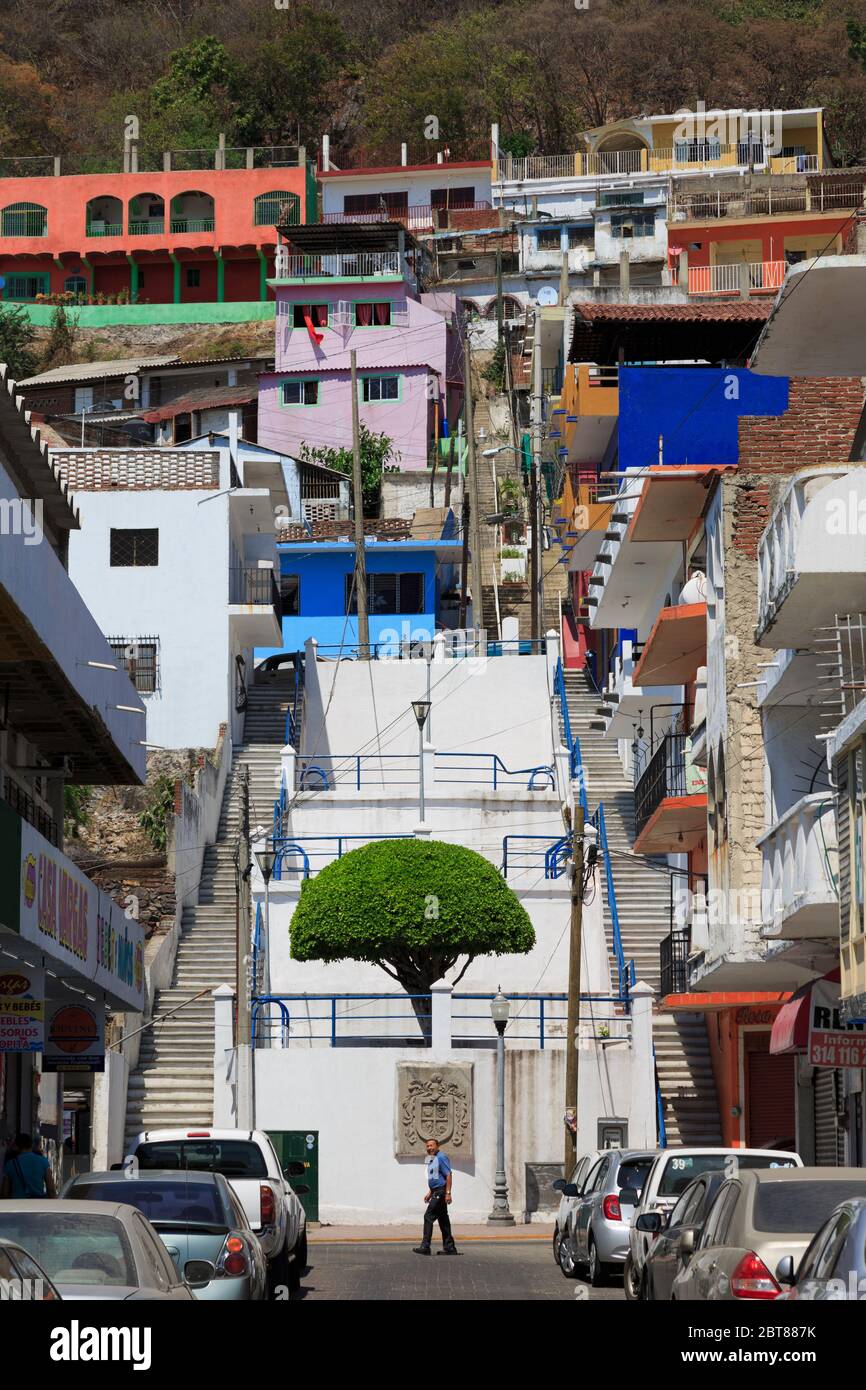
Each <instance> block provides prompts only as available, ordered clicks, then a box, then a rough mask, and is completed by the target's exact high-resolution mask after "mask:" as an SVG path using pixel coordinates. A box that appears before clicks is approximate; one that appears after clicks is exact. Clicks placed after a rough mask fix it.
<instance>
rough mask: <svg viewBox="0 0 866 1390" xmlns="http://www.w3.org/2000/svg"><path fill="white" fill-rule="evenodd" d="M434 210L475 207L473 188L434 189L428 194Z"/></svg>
mask: <svg viewBox="0 0 866 1390" xmlns="http://www.w3.org/2000/svg"><path fill="white" fill-rule="evenodd" d="M430 205H431V207H434V208H471V207H474V206H475V189H474V188H434V189H432V190H431V193H430Z"/></svg>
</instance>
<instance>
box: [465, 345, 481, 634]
mask: <svg viewBox="0 0 866 1390" xmlns="http://www.w3.org/2000/svg"><path fill="white" fill-rule="evenodd" d="M463 398H464V412H465V416H466V483H465V487H464V496H465V494H466V491H467V490H468V493H469V517H468V520H469V522H470V524H471V526H472V543H471V550H472V586H471V587H472V625H473V627H474V628H475V629H476V630H477V629H478V628H480V627H481V626H482V625H483V623H484V605H483V600H482V597H481V510H480V505H479V501H478V470H477V468H476V467H475V417H474V410H473V406H472V355H471V351H470V348H469V337H468V335H467V336H466V338H465V340H464V345H463ZM466 539H467V537H466V535H464V545H465V544H466Z"/></svg>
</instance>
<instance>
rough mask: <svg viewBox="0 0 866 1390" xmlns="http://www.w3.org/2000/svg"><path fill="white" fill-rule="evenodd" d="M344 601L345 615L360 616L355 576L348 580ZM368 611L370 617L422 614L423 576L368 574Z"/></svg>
mask: <svg viewBox="0 0 866 1390" xmlns="http://www.w3.org/2000/svg"><path fill="white" fill-rule="evenodd" d="M345 598H346V601H345V609H346V612H347V613H357V611H358V604H357V601H356V596H355V576H354V575H353V574H347V575H346V577H345ZM367 611H368V613H370V614H382V613H423V612H424V576H423V574H368V575H367Z"/></svg>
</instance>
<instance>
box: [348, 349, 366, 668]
mask: <svg viewBox="0 0 866 1390" xmlns="http://www.w3.org/2000/svg"><path fill="white" fill-rule="evenodd" d="M349 360H350V362H351V366H352V495H353V498H354V503H355V506H354V511H355V600H356V602H357V605H358V656H359V657H360V658H361V660H362V661H369V660H370V624H369V621H368V618H367V554H366V551H365V549H364V481H363V478H362V476H361V425H360V421H359V419H358V354H357V353H356V352H355V350H354V348H353V349H352V352H351V354H350V359H349Z"/></svg>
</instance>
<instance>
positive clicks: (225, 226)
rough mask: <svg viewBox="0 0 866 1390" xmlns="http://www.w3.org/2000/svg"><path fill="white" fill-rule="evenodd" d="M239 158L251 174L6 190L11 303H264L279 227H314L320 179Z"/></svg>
mask: <svg viewBox="0 0 866 1390" xmlns="http://www.w3.org/2000/svg"><path fill="white" fill-rule="evenodd" d="M231 153H235V152H231ZM237 153H238V155H240V156H244V157H245V159H246V162H247V163H248V164H249V165H250V167H248V168H241V169H231V168H210V169H201V168H199V169H192V170H178V169H171V168H167V169H164V170H163V171H162V172H160V173H154V172H152V171H145V172H144V173H111V174H63V175H60V174H58V175H56V176H54V177H52V176H50V175H45V176H39V177H28V178H4V179H0V276H2V279H3V282H4V283H3V287H2V295H3V298H4V299H7V300H19V301H33V300H35V299H36V298H37V297H38V296H40V295H48V294H62V293H64V292H72V293H75V294H79V295H83V296H90V295H94V296H99V295H105V296H106V297H108V296H116V295H118V294H120V295H121V296H122V297H125V296H126V295H128V296H129V298H130V300H132V301H133V302H139V303H151V304H171V303H174V304H182V303H183V304H186V303H222V302H224V301H237V300H246V301H258V300H264V299H266V298H267V297H268V292H267V284H266V282H267V279H268V277H269V276H273V273H274V271H273V257H274V251H275V248H276V244H277V233H276V223H277V221H278V219H280V218H282V220H283V221H284V222H285V221H289V222H305V221H315V220H316V180H315V170H314V168H313V167H312V166H311V165H308V164H307V161H306V156H305V155H303V152H301V157H300V159H298V156H297V154H296V152H294V151H292V152H291V153H292V154H293V155H294V157H295V160H296V162H295V163H294V164H293V165H285V164H280V165H276V164H273V165H268V164H266V163H264V160H261V161H260V160H259V158H258V157H259V156H261V155H265V156H267V155H268V154H270V152H269V151H264V152H262V151H257V150H256V151H253V150H250V151H247V152H246V153H245V152H244V151H239V152H237ZM275 153H280V154H281V153H283V152H282V151H278V152H275ZM165 162H166V164H170V163H171V159H170V157H166V160H165ZM214 162H215V163H219V162H220V152H217V154H216V156H215V161H214ZM259 162H262V163H264V167H252V166H253V165H254V164H258V163H259Z"/></svg>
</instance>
